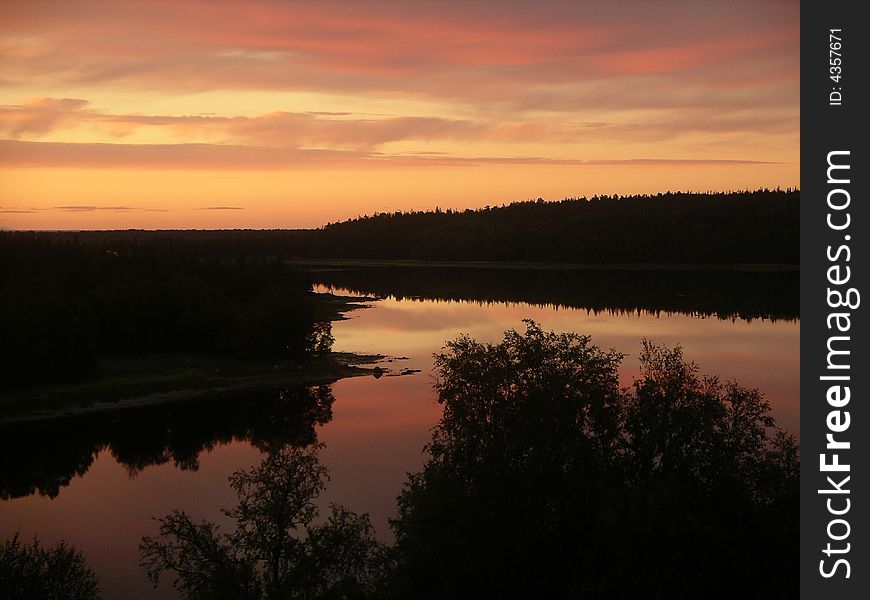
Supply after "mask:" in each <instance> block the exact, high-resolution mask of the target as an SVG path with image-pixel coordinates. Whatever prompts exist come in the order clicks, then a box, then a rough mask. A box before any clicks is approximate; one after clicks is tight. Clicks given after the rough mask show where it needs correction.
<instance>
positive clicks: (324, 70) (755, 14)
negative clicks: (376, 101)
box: [0, 0, 799, 103]
mask: <svg viewBox="0 0 870 600" xmlns="http://www.w3.org/2000/svg"><path fill="white" fill-rule="evenodd" d="M7 4H9V5H10V8H9V9H8V10H7V11H6V13H5V14H4V25H3V26H2V29H3V30H5V32H6V35H5V39H4V40H3V42H2V43H0V56H2V57H3V59H4V62H5V63H6V64H5V65H4V67H5V68H4V71H5V72H6V78H7V79H8V80H10V81H16V82H19V83H21V84H25V83H28V82H30V83H33V84H37V83H39V84H44V83H45V82H46V81H50V82H53V83H55V84H57V85H59V86H67V87H69V86H76V87H81V86H83V85H122V86H124V87H125V88H127V89H130V88H136V89H144V90H149V91H153V90H160V89H163V90H172V91H175V92H177V91H205V90H224V89H252V90H300V91H316V92H324V91H331V92H335V93H352V94H359V93H363V94H372V95H383V94H385V93H386V94H390V95H399V94H400V95H402V96H403V97H413V98H421V97H423V98H428V99H434V100H436V101H443V100H444V99H446V98H448V99H461V100H463V101H466V102H467V101H472V102H475V103H477V102H480V101H483V100H487V101H503V100H506V99H507V100H510V99H512V98H514V97H516V96H517V95H522V94H526V93H528V92H529V91H532V90H538V91H540V90H545V89H546V88H547V87H549V86H554V85H562V84H566V83H572V82H578V81H592V82H594V81H601V80H606V79H608V80H609V79H613V78H614V77H619V78H623V79H626V80H628V79H630V78H631V77H637V76H649V75H656V76H661V77H662V83H664V84H666V89H668V88H669V89H672V90H679V89H681V88H682V87H683V86H685V85H691V84H693V83H699V84H703V85H705V86H711V87H714V88H716V89H724V88H727V87H729V86H733V85H734V84H735V83H737V84H746V83H747V82H749V81H751V80H755V81H763V77H768V78H776V80H778V81H779V80H781V79H782V77H783V75H787V77H788V78H790V80H791V81H792V82H796V81H797V80H798V76H799V75H798V66H799V65H798V50H799V33H798V32H799V7H798V4H797V3H796V2H773V1H760V2H751V3H750V2H745V3H733V2H720V1H704V2H694V3H673V2H671V3H661V2H655V3H651V2H646V1H642V0H625V1H624V2H619V3H604V2H583V3H580V2H560V3H556V2H553V3H547V4H545V5H541V4H539V3H531V4H530V3H517V2H512V3H509V4H505V3H504V2H495V1H480V2H467V3H463V4H462V5H460V6H456V5H455V4H453V3H438V2H415V3H395V2H366V3H358V2H331V3H328V4H327V3H283V2H245V3H218V4H217V6H216V5H215V3H214V2H185V3H169V2H158V3H127V2H98V1H96V0H82V1H80V2H75V3H68V4H65V5H64V7H63V8H62V9H60V8H56V7H55V9H53V10H46V7H45V5H43V4H41V3H33V2H24V1H18V2H14V1H12V2H8V3H7ZM783 61H787V63H784V62H783ZM784 64H787V66H788V68H786V69H783V66H784ZM746 74H751V77H750V78H749V79H747V75H746Z"/></svg>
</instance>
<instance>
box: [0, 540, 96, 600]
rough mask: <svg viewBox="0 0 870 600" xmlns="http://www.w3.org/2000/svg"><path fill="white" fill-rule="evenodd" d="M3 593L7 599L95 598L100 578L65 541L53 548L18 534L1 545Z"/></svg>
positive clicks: (1, 588)
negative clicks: (23, 542)
mask: <svg viewBox="0 0 870 600" xmlns="http://www.w3.org/2000/svg"><path fill="white" fill-rule="evenodd" d="M0 595H2V597H3V598H5V599H6V600H61V599H63V600H94V599H96V598H99V597H100V592H99V589H98V587H97V578H96V576H95V575H94V572H93V571H92V570H91V569H90V567H88V566H87V564H86V563H85V557H84V555H83V554H82V553H81V552H79V551H77V550H76V549H74V548H72V547H70V546H67V545H66V544H65V543H64V542H63V541H61V542H60V543H58V544H57V545H56V546H54V547H51V548H45V547H43V546H41V545H40V543H39V540H37V539H36V538H34V539H33V543H31V544H22V543H21V540H19V538H18V534H17V533H16V534H15V535H14V536H13V537H12V539H11V540H6V541H5V542H3V545H2V546H0Z"/></svg>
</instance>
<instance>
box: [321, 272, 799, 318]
mask: <svg viewBox="0 0 870 600" xmlns="http://www.w3.org/2000/svg"><path fill="white" fill-rule="evenodd" d="M311 276H312V278H313V279H314V280H315V281H316V282H317V283H321V284H324V285H330V286H335V287H339V288H345V289H349V290H352V291H353V292H356V293H363V294H375V295H378V296H396V297H397V298H399V299H418V298H425V299H428V300H469V301H476V302H486V303H489V302H525V303H529V304H539V305H544V306H556V307H567V308H580V309H587V310H590V311H593V312H596V313H597V312H608V313H616V314H622V313H636V312H644V313H651V314H659V313H662V312H664V313H685V314H690V315H695V316H702V317H709V316H716V317H718V318H720V319H735V318H740V319H746V320H751V319H772V320H777V319H789V320H790V319H797V318H799V316H800V303H799V288H798V286H799V282H800V275H799V273H798V272H797V271H773V272H753V271H728V270H721V271H702V270H692V271H673V270H651V271H644V270H635V271H632V270H604V269H602V270H592V269H590V270H583V269H485V268H461V267H353V268H334V269H332V268H329V269H328V268H323V269H318V270H316V271H314V272H312V274H311Z"/></svg>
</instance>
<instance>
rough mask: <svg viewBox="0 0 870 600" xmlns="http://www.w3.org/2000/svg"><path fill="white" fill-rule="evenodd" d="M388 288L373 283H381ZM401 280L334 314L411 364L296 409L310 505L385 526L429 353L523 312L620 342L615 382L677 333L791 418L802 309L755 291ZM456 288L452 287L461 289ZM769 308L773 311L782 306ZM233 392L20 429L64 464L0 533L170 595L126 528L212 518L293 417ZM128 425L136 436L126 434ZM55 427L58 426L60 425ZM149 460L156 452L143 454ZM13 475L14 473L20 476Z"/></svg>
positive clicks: (104, 582)
mask: <svg viewBox="0 0 870 600" xmlns="http://www.w3.org/2000/svg"><path fill="white" fill-rule="evenodd" d="M330 279H331V280H332V283H335V284H336V285H344V286H347V287H351V288H353V289H354V290H356V291H373V290H366V289H364V287H365V286H360V285H349V284H348V282H347V281H343V280H341V278H331V277H326V276H324V277H322V278H321V281H323V282H324V285H321V286H319V289H320V290H321V291H325V290H327V289H329V285H326V284H328V283H330ZM454 283H455V282H454ZM388 291H389V290H388V289H386V290H385V289H384V288H379V293H381V294H384V293H386V292H388ZM412 291H413V290H412ZM538 293H541V292H540V290H539V291H538ZM410 295H411V292H409V291H404V292H402V293H401V294H400V297H401V298H402V299H398V298H397V297H395V296H388V297H386V298H384V299H382V300H380V301H378V302H376V303H372V307H371V308H368V309H363V310H357V311H353V312H351V313H349V317H350V318H349V319H348V320H346V321H341V322H338V323H335V324H334V326H333V333H334V335H335V338H336V343H335V349H336V350H341V351H356V352H370V353H379V354H385V355H390V356H393V357H407V359H405V360H395V361H394V362H392V363H385V364H384V366H385V367H389V368H394V369H397V370H398V369H402V368H412V369H420V371H421V372H420V373H417V374H414V375H409V376H402V377H382V378H380V379H375V378H373V377H365V378H355V379H347V380H343V381H339V382H337V383H336V384H334V385H333V386H332V394H333V396H334V401H333V402H332V405H331V411H332V415H331V419H329V418H328V415H326V416H325V417H323V418H321V419H320V420H321V421H325V424H318V423H314V424H311V423H309V424H308V425H309V426H310V427H309V429H310V430H311V431H312V432H314V433H316V436H317V437H318V438H319V439H320V440H321V441H323V442H325V443H326V445H327V446H326V449H325V450H324V452H323V454H322V459H323V462H324V463H325V464H326V466H327V467H328V468H329V470H330V474H331V481H330V483H329V485H328V487H327V490H326V492H325V494H324V496H323V497H322V505H323V506H326V504H327V503H328V502H331V501H334V502H340V503H342V504H345V505H347V506H348V507H350V508H352V509H353V510H356V511H358V512H369V513H370V514H371V515H372V518H373V520H374V522H375V525H376V527H377V529H378V532H379V535H380V536H381V537H382V538H383V539H385V540H388V539H389V536H390V534H389V528H388V525H387V519H388V518H390V517H391V516H392V515H393V514H394V500H395V496H396V494H397V493H398V492H399V490H400V488H401V486H402V483H403V482H404V480H405V478H406V473H407V472H409V471H416V470H418V469H419V468H420V467H421V466H422V465H423V462H424V456H423V454H422V452H421V450H422V448H423V446H424V444H425V443H426V442H427V441H428V440H429V429H430V428H431V427H432V426H433V425H434V424H435V423H436V422H437V420H438V417H439V406H438V405H437V403H436V402H435V399H434V394H433V392H432V387H431V384H432V377H433V374H432V371H431V368H432V354H433V353H434V352H437V351H438V350H439V349H440V348H441V347H442V345H443V344H444V342H445V341H446V340H448V339H452V338H454V337H456V336H457V335H458V334H460V333H467V334H469V335H471V336H473V337H475V338H478V339H481V340H489V341H497V340H499V339H501V336H502V332H503V331H504V330H505V329H507V328H521V327H522V322H521V321H522V319H527V318H531V319H534V320H536V321H538V322H539V323H540V324H541V325H542V326H543V327H544V328H545V329H555V330H560V331H568V330H570V331H577V332H581V333H586V334H589V335H591V336H592V340H593V343H595V344H597V345H599V346H602V347H605V348H609V347H613V348H615V349H617V350H619V351H621V352H624V353H626V354H627V355H628V356H627V357H626V359H625V361H624V363H623V372H622V381H623V384H624V385H628V384H629V383H630V382H631V379H632V376H633V375H635V374H636V372H637V367H638V365H637V354H638V353H639V350H640V341H641V339H642V338H644V337H646V338H650V339H652V340H654V341H657V342H660V343H665V344H668V345H673V344H676V343H680V344H681V345H682V346H683V347H684V350H685V355H686V357H687V358H689V359H690V360H694V361H695V362H697V363H698V364H699V365H700V367H701V369H702V371H704V372H706V373H710V374H718V375H720V376H721V377H723V378H725V379H736V380H737V381H739V382H740V383H741V384H743V385H745V386H751V387H758V388H759V389H760V390H762V391H763V392H764V393H765V395H766V397H767V399H768V400H769V401H770V403H771V405H772V406H773V411H774V414H775V416H776V418H777V420H778V421H779V423H780V424H782V425H783V426H784V427H785V428H786V429H788V430H790V431H792V432H793V433H795V434H797V432H798V430H799V407H800V396H799V381H798V370H799V333H800V324H799V321H798V320H797V318H796V317H797V315H796V314H793V313H790V312H789V311H790V310H792V309H790V308H788V307H786V309H785V316H786V318H784V319H783V318H777V319H776V320H770V319H769V318H758V317H759V316H762V317H763V316H765V312H764V310H761V312H758V310H757V309H758V307H757V306H753V307H746V306H744V307H742V308H739V309H735V310H734V311H733V313H734V316H733V317H732V318H726V319H719V318H716V317H714V316H710V315H711V309H709V306H710V304H709V303H708V304H706V305H705V306H707V307H708V308H707V309H705V310H703V311H695V312H694V314H686V313H681V312H666V311H665V312H662V311H656V310H652V312H647V311H646V309H641V310H630V308H627V307H626V306H622V305H619V304H617V310H616V311H609V310H607V309H606V308H604V309H603V308H602V307H601V306H600V305H596V306H595V308H594V310H593V309H590V308H583V307H582V306H583V303H577V306H575V307H571V306H566V304H569V303H566V302H564V300H563V299H561V297H560V299H559V300H553V301H552V303H550V304H549V305H542V304H532V303H529V302H521V301H513V302H499V301H496V300H494V299H489V300H487V301H480V300H476V301H469V300H461V299H456V300H449V299H448V300H438V301H436V300H430V299H423V298H420V297H416V298H411V297H409V296H410ZM430 297H438V298H449V297H451V296H450V295H447V294H431V296H430ZM455 297H457V298H461V297H462V293H459V292H457V294H456V295H455ZM505 297H511V296H509V295H505ZM634 305H637V303H634ZM664 306H666V305H664ZM678 309H679V308H678ZM762 309H763V307H762ZM716 310H718V312H728V313H729V314H730V311H722V310H721V308H720V309H715V307H714V310H713V313H715V312H716ZM741 311H744V313H745V311H749V314H750V315H754V316H755V318H752V319H751V320H745V319H742V318H739V317H738V316H736V315H737V313H741ZM769 312H770V313H776V314H779V316H780V317H781V316H782V306H781V305H777V307H776V308H775V309H773V310H771V311H769ZM316 401H317V400H312V399H310V398H308V397H305V398H303V400H301V401H299V400H294V402H296V404H293V406H297V404H298V402H303V403H304V402H316ZM240 402H241V403H238V402H236V401H235V400H233V401H232V402H231V403H230V404H226V405H224V404H220V405H218V406H216V407H211V411H210V412H213V413H221V414H230V415H233V416H231V417H227V418H225V419H223V420H221V419H220V418H219V417H212V418H211V421H209V422H208V423H205V424H202V423H200V422H199V420H198V419H197V418H196V416H195V415H196V414H201V412H202V411H201V410H200V409H197V411H196V412H195V413H192V414H191V415H188V414H186V413H185V412H184V411H183V410H178V411H175V412H173V413H172V414H171V415H167V414H165V413H160V414H159V415H157V414H155V415H151V416H148V417H147V418H143V417H136V418H135V419H133V420H132V421H131V423H129V424H125V423H124V421H123V419H121V420H120V422H118V420H117V419H116V420H115V421H113V422H112V424H111V425H109V424H102V423H96V424H93V423H92V424H72V425H67V426H66V427H67V428H68V430H69V429H74V430H75V431H74V432H72V431H67V433H69V439H66V438H64V435H60V436H58V435H55V434H49V433H46V432H45V431H40V430H38V429H37V430H34V431H33V432H32V433H31V432H23V433H21V435H20V436H19V437H20V439H18V441H16V444H17V445H18V446H19V448H18V449H17V452H18V453H19V456H21V457H29V458H23V459H21V460H23V463H20V464H21V465H23V466H24V468H23V469H22V471H24V472H25V473H35V474H39V473H42V472H43V471H52V469H54V470H55V471H57V472H58V473H66V474H67V477H68V479H69V483H68V484H66V481H65V480H66V478H67V477H64V476H60V477H54V478H53V479H52V480H53V481H55V483H56V484H57V491H58V492H59V493H57V495H56V497H54V498H49V497H47V496H43V495H40V494H38V493H36V494H31V495H28V496H25V497H20V498H14V499H10V500H5V501H0V536H2V537H3V538H7V537H9V536H11V535H12V534H14V533H15V532H16V531H20V532H21V534H22V536H23V537H24V538H25V539H27V538H30V537H31V536H33V535H34V534H38V535H39V537H40V539H41V540H42V541H44V542H45V543H53V542H54V541H55V540H57V539H59V538H64V539H66V540H67V541H68V542H69V543H71V544H73V545H75V546H76V547H77V548H79V549H80V550H82V551H83V552H84V553H85V554H86V556H87V558H88V561H89V563H90V564H91V565H92V566H93V568H94V569H95V570H96V572H97V574H98V576H99V578H100V584H101V587H102V590H103V592H104V595H105V597H106V598H109V599H112V598H122V597H123V598H125V599H133V598H161V597H167V596H170V597H171V588H170V586H169V582H168V581H166V582H165V584H164V585H162V586H161V588H160V589H159V590H157V591H154V590H153V589H152V588H151V586H150V584H149V583H148V582H147V581H146V580H145V577H144V575H143V573H142V571H141V569H139V567H138V566H137V562H138V549H137V544H138V541H139V538H140V537H141V536H142V535H144V534H154V533H155V532H156V527H155V524H154V522H153V521H152V517H153V516H157V515H163V514H166V513H168V512H170V511H171V510H173V509H182V510H185V511H187V512H188V513H190V514H191V515H192V516H194V518H196V519H200V518H205V519H212V520H215V521H220V517H221V515H220V512H219V509H220V508H221V507H224V506H230V505H231V504H232V503H233V501H234V495H233V493H232V492H231V490H230V489H229V487H228V486H227V476H228V475H229V474H230V473H232V472H233V471H235V470H237V469H239V468H246V467H248V466H250V465H252V464H254V463H256V462H258V459H259V457H260V456H261V455H260V452H259V451H258V450H257V449H256V448H255V447H254V446H252V445H251V443H250V442H249V440H251V439H254V440H255V441H256V438H257V435H258V433H257V432H258V431H265V432H268V431H269V430H270V428H274V427H276V425H275V423H276V422H277V421H281V422H284V423H286V422H287V421H291V420H292V419H293V418H294V417H293V411H292V410H290V411H289V412H288V413H287V414H286V415H284V417H283V420H276V419H274V418H273V415H272V413H271V412H270V411H272V410H274V407H272V406H271V405H269V402H268V401H266V402H265V404H266V405H267V406H266V408H255V407H257V406H262V404H263V403H262V402H260V401H258V400H257V399H246V400H243V401H240ZM257 402H260V404H256V403H257ZM246 403H247V404H246ZM282 410H283V409H282ZM294 410H295V409H294ZM167 419H168V421H167ZM242 421H243V422H244V423H241V422H242ZM167 423H171V425H170V426H167ZM152 426H153V431H155V432H157V431H161V432H162V431H163V430H164V429H165V430H167V431H170V430H178V429H182V428H184V427H188V428H191V427H192V428H195V429H196V428H198V430H197V431H195V432H193V433H191V434H190V435H188V436H186V437H185V438H184V439H183V440H181V439H169V440H168V441H166V440H164V441H165V444H164V441H161V442H159V443H155V444H151V446H153V447H149V435H151V434H149V431H152V429H149V428H150V427H152ZM102 428H114V430H113V431H114V433H113V434H112V435H109V436H108V437H106V436H105V435H103V434H102V433H101V429H102ZM137 432H138V433H137ZM252 432H253V433H252ZM290 434H291V436H296V438H297V439H299V440H300V441H305V440H306V439H307V436H309V431H308V429H306V428H305V427H302V428H301V429H300V430H299V431H293V432H291V433H290ZM137 435H138V436H139V437H140V438H141V439H139V440H136V439H131V438H136V437H137ZM154 435H157V434H154ZM101 436H102V437H101ZM113 436H114V437H113ZM58 437H61V438H64V439H63V440H62V441H57V438H58ZM166 447H169V448H171V449H172V450H171V452H170V454H171V456H170V459H169V460H166V459H165V457H164V458H159V455H160V454H161V452H162V453H163V454H164V455H165V454H166V450H165V448H166ZM6 450H7V452H11V451H13V449H12V448H8V447H7V448H6ZM200 450H201V451H200ZM149 452H150V454H149ZM76 453H78V454H76ZM197 453H199V456H198V464H197V461H196V460H195V457H196V455H197ZM191 457H194V459H192V458H191ZM16 460H18V459H16ZM66 462H71V463H72V464H71V465H67V464H66ZM160 462H162V463H163V464H153V463H160ZM176 463H179V464H180V465H181V466H183V467H184V468H179V467H178V466H176ZM9 464H12V463H9ZM76 473H79V474H76ZM43 474H44V473H43ZM36 476H37V477H38V475H36ZM4 477H6V475H4ZM21 483H22V484H23V485H24V489H26V488H27V483H28V482H26V481H25V482H21Z"/></svg>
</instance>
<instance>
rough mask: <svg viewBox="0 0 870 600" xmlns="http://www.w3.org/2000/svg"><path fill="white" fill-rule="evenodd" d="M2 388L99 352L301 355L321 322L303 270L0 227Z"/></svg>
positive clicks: (57, 375) (182, 243)
mask: <svg viewBox="0 0 870 600" xmlns="http://www.w3.org/2000/svg"><path fill="white" fill-rule="evenodd" d="M0 271H2V272H3V277H2V279H0V328H2V331H3V338H2V341H0V369H2V372H0V375H2V377H0V389H2V388H3V387H6V388H9V387H15V386H20V385H26V384H31V383H43V382H46V381H51V380H69V379H76V378H81V377H82V376H84V375H86V374H87V373H88V372H89V371H90V370H92V369H93V367H94V365H95V361H96V359H97V358H98V357H100V356H106V355H113V356H121V355H123V356H142V355H148V354H152V353H197V354H204V355H219V356H230V357H237V358H259V357H268V358H293V359H300V358H304V357H306V356H308V354H309V353H310V352H312V351H315V350H316V349H317V348H318V346H319V345H321V341H322V340H321V339H320V337H322V334H323V333H328V332H325V330H324V329H323V328H322V327H320V326H319V325H318V324H317V322H318V318H317V306H316V303H315V301H314V296H313V294H310V292H309V290H310V284H309V282H308V280H307V279H306V278H305V276H304V274H302V273H300V272H299V271H298V270H296V269H293V268H291V267H288V266H287V265H284V264H282V263H280V262H278V261H276V260H274V259H270V258H269V257H268V256H265V255H263V256H239V255H237V254H234V253H233V251H232V248H231V247H228V248H225V249H224V250H223V251H222V252H216V253H208V254H206V253H203V252H202V249H201V248H199V247H198V246H197V245H195V244H190V243H187V240H185V239H184V238H183V237H180V238H176V237H169V238H161V239H151V240H147V241H136V240H115V241H113V242H111V243H108V242H107V243H102V242H98V243H85V242H82V241H80V240H77V239H74V238H73V239H70V238H65V237H57V236H54V235H41V234H33V233H7V234H3V235H0Z"/></svg>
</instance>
